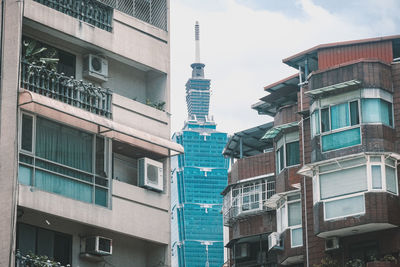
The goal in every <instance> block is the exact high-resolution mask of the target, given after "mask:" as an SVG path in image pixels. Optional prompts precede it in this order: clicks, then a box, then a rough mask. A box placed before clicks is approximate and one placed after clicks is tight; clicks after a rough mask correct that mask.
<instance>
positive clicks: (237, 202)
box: [222, 180, 275, 226]
mask: <svg viewBox="0 0 400 267" xmlns="http://www.w3.org/2000/svg"><path fill="white" fill-rule="evenodd" d="M274 194H275V181H267V180H261V181H260V180H258V181H255V182H247V183H242V184H238V185H236V186H234V187H232V188H231V190H230V191H229V192H228V193H227V194H226V195H225V196H224V205H223V209H222V212H223V216H224V225H226V226H230V225H231V224H232V222H234V221H235V220H236V219H239V218H240V217H244V216H248V215H254V214H257V213H259V212H263V211H266V210H269V209H268V208H266V207H264V202H265V200H267V199H269V198H270V197H271V196H273V195H274Z"/></svg>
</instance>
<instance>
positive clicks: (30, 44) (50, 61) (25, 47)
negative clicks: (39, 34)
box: [22, 38, 59, 71]
mask: <svg viewBox="0 0 400 267" xmlns="http://www.w3.org/2000/svg"><path fill="white" fill-rule="evenodd" d="M22 60H23V61H25V62H27V63H29V64H32V65H34V66H37V67H42V68H45V69H47V70H51V71H56V70H57V64H58V61H59V59H58V53H57V50H56V49H54V48H48V47H46V46H44V45H43V44H41V43H39V42H37V41H35V40H33V39H30V38H24V40H23V41H22Z"/></svg>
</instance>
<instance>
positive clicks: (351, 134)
mask: <svg viewBox="0 0 400 267" xmlns="http://www.w3.org/2000/svg"><path fill="white" fill-rule="evenodd" d="M361 95H362V97H376V96H377V95H378V96H380V97H383V98H384V99H387V100H389V99H391V97H392V96H391V95H388V93H386V92H381V90H377V89H374V90H372V89H371V90H367V89H363V91H361ZM352 97H355V95H353V96H352ZM384 99H381V98H361V99H360V100H351V101H348V102H344V103H340V104H334V105H330V106H327V107H322V108H320V109H319V108H317V109H315V110H314V111H313V112H312V114H311V137H312V138H313V137H315V136H317V135H319V134H321V145H322V151H323V152H326V151H331V150H336V149H341V148H345V147H350V146H354V145H359V144H361V130H360V127H359V125H360V122H362V123H381V124H384V125H388V126H390V127H393V109H392V103H390V102H389V101H386V100H384ZM336 100H337V99H336ZM336 100H335V101H336ZM321 102H322V103H324V104H325V105H326V104H327V103H328V102H329V100H327V99H324V101H322V100H319V102H316V103H317V104H316V105H317V106H318V105H319V104H321ZM360 107H361V108H360ZM360 110H361V112H360Z"/></svg>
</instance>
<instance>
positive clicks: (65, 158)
mask: <svg viewBox="0 0 400 267" xmlns="http://www.w3.org/2000/svg"><path fill="white" fill-rule="evenodd" d="M21 117H22V119H21V127H20V129H21V132H20V154H19V175H18V178H19V181H20V183H22V184H26V185H30V186H34V187H36V188H38V189H41V190H44V191H48V192H51V193H56V194H60V195H63V196H65V197H69V198H73V199H77V200H80V201H84V202H88V203H94V204H97V205H101V206H108V202H109V179H108V177H109V173H110V166H109V161H108V157H107V155H108V151H110V148H109V145H110V142H109V140H108V139H105V138H103V137H100V136H96V135H94V134H91V133H87V132H84V131H80V130H78V129H75V128H72V127H69V126H67V125H63V124H61V123H57V122H54V121H51V120H48V119H45V118H42V117H39V116H34V115H29V114H27V113H23V114H22V116H21Z"/></svg>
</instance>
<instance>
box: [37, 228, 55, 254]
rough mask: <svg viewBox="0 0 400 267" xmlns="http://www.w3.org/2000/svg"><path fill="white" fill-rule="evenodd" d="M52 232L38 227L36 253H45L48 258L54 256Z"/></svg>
mask: <svg viewBox="0 0 400 267" xmlns="http://www.w3.org/2000/svg"><path fill="white" fill-rule="evenodd" d="M53 248H54V232H53V231H49V230H46V229H43V228H38V233H37V255H41V256H43V255H46V256H47V257H49V258H50V259H53V258H54V254H53Z"/></svg>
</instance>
